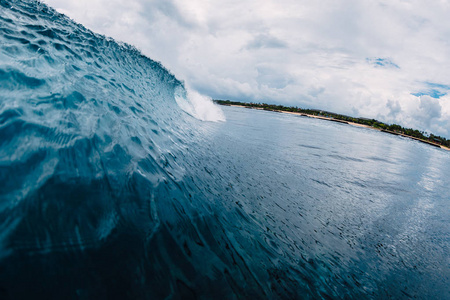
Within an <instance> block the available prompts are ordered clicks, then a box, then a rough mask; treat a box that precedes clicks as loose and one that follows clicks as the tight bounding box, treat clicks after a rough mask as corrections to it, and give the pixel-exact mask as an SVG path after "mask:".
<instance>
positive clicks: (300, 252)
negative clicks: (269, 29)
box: [0, 0, 450, 299]
mask: <svg viewBox="0 0 450 300" xmlns="http://www.w3.org/2000/svg"><path fill="white" fill-rule="evenodd" d="M0 10H1V13H0V299H30V298H42V299H49V298H54V299H165V298H175V299H178V298H203V299H205V298H226V299H233V298H254V299H257V298H269V299H280V298H281V299H282V298H285V299H293V298H304V299H308V298H315V299H317V298H324V299H328V298H335V299H340V298H353V299H361V298H404V299H409V298H420V299H448V298H450V288H449V286H450V284H449V280H450V279H449V277H450V256H449V253H450V249H449V248H450V230H449V219H450V209H449V208H450V205H449V201H450V191H449V189H448V187H449V186H450V178H449V176H448V174H449V173H448V166H450V155H449V153H448V152H446V151H444V150H441V149H437V148H434V147H430V146H428V145H424V144H421V143H418V142H415V141H412V140H409V139H405V138H402V137H398V136H390V135H386V134H383V133H380V132H377V131H373V130H370V129H363V128H357V127H351V126H348V125H344V124H339V123H334V122H325V121H321V120H315V119H309V118H304V117H297V116H292V115H287V114H277V113H273V112H264V111H255V110H249V109H244V108H234V107H224V108H223V110H224V113H225V115H226V117H227V122H202V121H199V120H197V119H196V118H194V117H192V116H191V115H189V114H187V113H185V112H184V111H183V110H182V109H180V107H179V104H180V98H183V97H185V96H186V92H185V90H184V87H183V84H182V83H181V82H179V81H178V80H177V79H176V78H175V77H174V76H173V75H172V74H170V73H169V72H168V71H167V70H165V69H164V68H163V67H162V66H161V65H160V64H159V63H156V62H154V61H152V60H150V59H148V58H146V57H144V56H142V55H141V54H140V53H139V52H138V51H137V50H135V49H134V48H132V47H130V46H128V45H124V44H118V43H116V42H115V41H113V40H111V39H108V38H105V37H103V36H100V35H96V34H93V33H92V32H90V31H89V30H87V29H85V28H84V27H82V26H80V25H78V24H75V23H74V22H73V21H71V20H70V19H68V18H66V17H65V16H63V15H60V14H58V13H57V12H55V11H54V10H52V9H50V8H48V7H47V6H45V5H43V4H41V3H39V2H35V1H9V0H8V1H5V0H0ZM185 101H186V103H188V102H189V99H187V98H186V99H185Z"/></svg>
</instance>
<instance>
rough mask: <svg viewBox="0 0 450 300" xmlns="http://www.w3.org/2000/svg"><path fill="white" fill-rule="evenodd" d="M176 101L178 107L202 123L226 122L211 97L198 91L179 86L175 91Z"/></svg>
mask: <svg viewBox="0 0 450 300" xmlns="http://www.w3.org/2000/svg"><path fill="white" fill-rule="evenodd" d="M175 100H176V101H177V104H178V106H179V107H180V108H181V109H182V110H184V111H185V112H186V113H188V114H189V115H191V116H193V117H194V118H197V119H199V120H202V121H212V122H220V121H222V122H223V121H225V120H226V119H225V115H224V113H223V111H222V110H221V109H220V107H218V106H217V105H216V104H214V103H213V102H212V100H211V98H210V97H207V96H205V95H202V94H200V93H198V92H197V91H195V90H193V89H191V88H189V87H186V88H184V87H182V86H179V87H177V88H176V90H175Z"/></svg>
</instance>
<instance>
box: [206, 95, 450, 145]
mask: <svg viewBox="0 0 450 300" xmlns="http://www.w3.org/2000/svg"><path fill="white" fill-rule="evenodd" d="M214 102H215V103H217V104H221V105H240V106H245V107H253V108H259V109H263V110H270V111H287V112H295V113H301V114H308V115H315V116H321V117H328V118H331V119H335V120H341V121H345V122H353V123H358V124H363V125H367V126H370V127H373V128H377V129H380V130H382V131H385V132H388V133H392V134H399V135H400V134H403V135H406V136H410V137H413V138H416V139H420V140H422V141H427V142H430V143H432V144H438V145H443V146H446V147H450V140H447V139H446V138H444V137H441V136H437V135H434V134H432V133H431V134H427V133H425V132H423V131H419V130H417V129H412V128H404V127H402V126H400V125H397V124H386V123H383V122H381V121H378V120H375V119H367V118H355V117H349V116H345V115H341V114H336V113H333V112H327V111H323V110H318V109H304V108H299V107H292V106H283V105H275V104H266V103H253V102H250V103H248V102H239V101H230V100H214Z"/></svg>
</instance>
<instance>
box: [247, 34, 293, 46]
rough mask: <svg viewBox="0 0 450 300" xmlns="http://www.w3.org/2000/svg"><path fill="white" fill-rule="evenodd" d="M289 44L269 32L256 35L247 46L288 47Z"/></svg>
mask: <svg viewBox="0 0 450 300" xmlns="http://www.w3.org/2000/svg"><path fill="white" fill-rule="evenodd" d="M286 47H287V44H286V43H285V42H283V41H282V40H280V39H278V38H276V37H274V36H270V35H268V34H260V35H258V36H256V37H255V38H254V39H253V40H252V41H251V42H249V43H248V44H247V46H246V48H247V49H248V50H253V49H262V48H272V49H276V48H286Z"/></svg>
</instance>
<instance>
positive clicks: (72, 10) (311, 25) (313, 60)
mask: <svg viewBox="0 0 450 300" xmlns="http://www.w3.org/2000/svg"><path fill="white" fill-rule="evenodd" d="M45 2H46V3H48V4H50V5H51V6H53V7H54V8H56V9H57V10H59V11H61V12H63V13H65V14H67V15H68V16H70V17H72V18H73V19H75V20H76V21H78V22H80V23H82V24H84V25H85V26H87V27H88V28H90V29H92V30H93V31H96V32H99V33H102V34H105V35H107V36H112V37H113V38H115V39H117V40H121V41H125V42H128V43H131V44H133V45H135V46H137V47H138V48H139V49H141V50H142V51H143V53H144V54H146V55H148V56H149V57H151V58H153V59H155V60H159V61H161V62H162V63H163V65H165V66H166V67H167V68H169V69H170V70H171V71H172V72H173V73H175V74H176V76H177V77H178V78H180V79H182V80H185V81H186V82H188V83H189V85H190V86H191V87H192V88H194V89H196V90H198V91H199V92H201V93H204V94H207V95H209V96H211V97H213V98H224V99H236V100H243V101H263V102H273V103H282V104H287V105H297V106H301V107H316V108H322V109H325V110H330V111H336V112H339V113H344V114H350V115H355V114H358V115H360V116H364V117H372V118H378V119H380V120H382V121H386V122H395V123H400V124H402V125H404V126H408V127H417V128H418V129H420V130H427V131H433V130H436V131H438V132H436V133H437V134H441V135H445V136H447V137H449V136H450V126H449V125H450V107H449V106H450V103H449V102H450V98H449V97H448V96H446V93H447V91H448V90H450V87H449V85H450V79H449V78H450V59H449V58H450V44H449V43H448V41H449V40H450V18H448V16H449V15H450V1H446V0H441V1H432V2H430V1H424V0H410V1H386V0H378V1H357V0H338V1H336V0H322V1H306V0H304V1H298V0H277V1H275V0H270V1H269V0H268V1H253V0H250V1H237V0H227V1H204V0H203V1H202V0H195V1H181V0H153V1H148V0H128V1H126V2H125V1H121V0H120V1H119V0H112V1H111V0H109V1H106V0H89V1H87V0H76V1H75V0H73V1H68V0H45ZM430 84H431V85H430ZM433 84H439V85H433ZM436 86H438V88H436ZM436 90H438V93H436ZM413 94H415V95H413ZM426 95H431V96H433V97H440V98H439V99H438V100H437V99H434V98H430V97H428V98H427V96H426ZM437 104H438V105H439V107H440V110H439V109H438V106H437ZM438 111H439V112H440V113H438ZM433 132H434V131H433Z"/></svg>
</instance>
